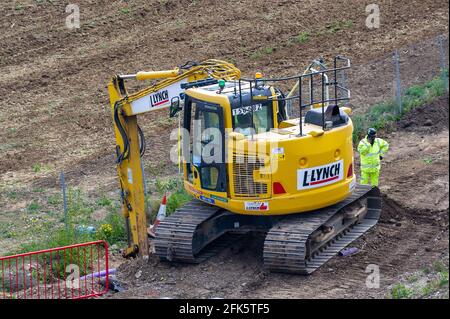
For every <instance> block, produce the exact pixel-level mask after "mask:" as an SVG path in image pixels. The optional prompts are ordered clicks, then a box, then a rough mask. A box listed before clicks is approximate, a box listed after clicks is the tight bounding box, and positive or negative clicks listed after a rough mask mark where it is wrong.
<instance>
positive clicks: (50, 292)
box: [0, 240, 109, 299]
mask: <svg viewBox="0 0 450 319" xmlns="http://www.w3.org/2000/svg"><path fill="white" fill-rule="evenodd" d="M108 272H109V269H108V244H107V243H106V242H105V241H102V240H101V241H94V242H88V243H82V244H76V245H71V246H65V247H58V248H52V249H46V250H40V251H34V252H29V253H23V254H18V255H14V256H6V257H0V299H83V298H89V297H95V296H100V295H102V294H104V293H105V292H106V291H107V290H108Z"/></svg>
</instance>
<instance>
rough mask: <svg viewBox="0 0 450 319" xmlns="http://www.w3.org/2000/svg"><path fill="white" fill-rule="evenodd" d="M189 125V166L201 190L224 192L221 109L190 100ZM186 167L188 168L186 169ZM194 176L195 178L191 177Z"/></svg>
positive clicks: (224, 172)
mask: <svg viewBox="0 0 450 319" xmlns="http://www.w3.org/2000/svg"><path fill="white" fill-rule="evenodd" d="M188 104H189V106H190V107H191V108H192V113H191V114H192V115H194V116H193V119H192V120H193V122H192V123H191V124H192V125H189V126H190V128H189V129H190V136H191V145H192V147H191V150H192V153H191V154H192V156H191V165H192V166H194V167H195V169H192V168H190V167H189V168H188V173H189V171H194V174H193V175H194V178H195V177H196V176H195V175H197V174H198V175H199V176H198V177H197V178H199V180H200V185H201V188H202V189H205V190H209V191H213V192H227V176H226V163H225V140H224V136H225V135H224V132H225V129H224V118H223V110H222V107H221V106H220V105H218V104H212V103H208V102H204V101H199V100H195V99H190V101H189V103H188ZM189 166H190V165H189ZM196 172H197V174H195V173H196Z"/></svg>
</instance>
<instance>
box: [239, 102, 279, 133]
mask: <svg viewBox="0 0 450 319" xmlns="http://www.w3.org/2000/svg"><path fill="white" fill-rule="evenodd" d="M252 108H253V112H252ZM252 113H253V114H252ZM232 118H233V129H234V130H235V131H236V132H238V133H241V134H244V135H245V136H248V135H252V134H258V133H263V132H268V131H270V129H271V128H273V117H272V105H271V104H270V103H267V104H262V103H258V104H255V105H253V106H250V105H249V106H242V107H237V108H234V109H233V110H232Z"/></svg>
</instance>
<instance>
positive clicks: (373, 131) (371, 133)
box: [367, 127, 377, 136]
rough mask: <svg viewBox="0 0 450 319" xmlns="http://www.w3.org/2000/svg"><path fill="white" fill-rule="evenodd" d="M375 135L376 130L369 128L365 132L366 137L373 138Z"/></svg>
mask: <svg viewBox="0 0 450 319" xmlns="http://www.w3.org/2000/svg"><path fill="white" fill-rule="evenodd" d="M375 135H377V130H376V129H374V128H372V127H371V128H369V129H368V130H367V136H375Z"/></svg>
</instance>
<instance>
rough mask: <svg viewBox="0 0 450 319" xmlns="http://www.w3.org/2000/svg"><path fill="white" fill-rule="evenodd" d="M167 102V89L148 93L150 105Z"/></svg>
mask: <svg viewBox="0 0 450 319" xmlns="http://www.w3.org/2000/svg"><path fill="white" fill-rule="evenodd" d="M168 102H169V91H168V90H164V91H161V92H156V93H154V94H152V95H150V104H151V105H152V107H155V106H159V105H161V104H164V103H168Z"/></svg>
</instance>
